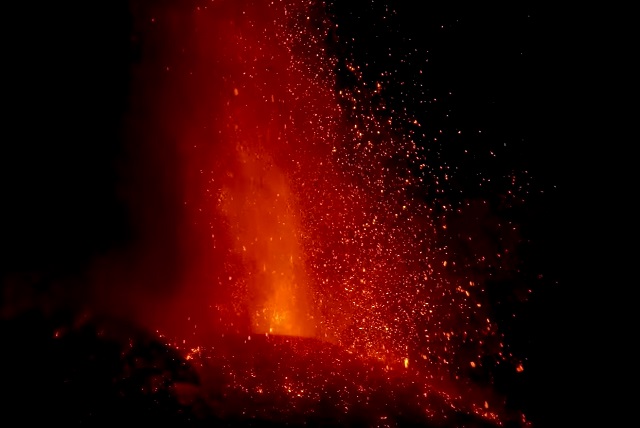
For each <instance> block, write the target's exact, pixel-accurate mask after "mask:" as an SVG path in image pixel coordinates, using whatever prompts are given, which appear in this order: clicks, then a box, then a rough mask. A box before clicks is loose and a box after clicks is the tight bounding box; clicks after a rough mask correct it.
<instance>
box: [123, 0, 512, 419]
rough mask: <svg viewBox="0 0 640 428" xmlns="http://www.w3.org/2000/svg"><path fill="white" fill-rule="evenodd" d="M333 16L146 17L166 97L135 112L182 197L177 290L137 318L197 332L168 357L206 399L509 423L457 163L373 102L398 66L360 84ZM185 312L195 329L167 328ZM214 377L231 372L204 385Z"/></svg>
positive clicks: (177, 8)
mask: <svg viewBox="0 0 640 428" xmlns="http://www.w3.org/2000/svg"><path fill="white" fill-rule="evenodd" d="M327 9H328V5H326V4H324V3H322V2H313V1H303V0H299V1H294V0H291V1H266V0H265V1H247V2H235V1H225V0H220V1H204V0H202V1H198V2H195V6H194V7H192V8H188V7H186V6H185V5H184V4H180V5H177V4H176V5H168V4H163V5H150V6H148V7H146V8H145V7H141V9H140V10H139V11H138V13H139V16H137V19H138V21H139V22H141V23H144V24H140V25H141V26H142V28H141V30H140V31H141V32H142V33H143V34H148V35H149V36H148V37H149V40H150V42H149V43H150V45H151V46H149V47H147V49H149V50H150V51H153V52H155V54H156V56H152V55H150V56H149V57H148V58H147V59H145V60H144V61H143V63H142V64H140V66H139V67H138V78H139V79H140V82H142V81H143V80H146V79H149V78H150V76H151V77H152V80H154V81H157V82H158V83H159V84H158V88H159V92H158V93H156V94H155V95H154V97H153V98H151V97H149V96H142V95H141V96H140V97H139V98H138V99H137V103H138V104H135V103H134V107H135V109H134V111H143V112H144V114H142V115H143V116H145V117H147V116H150V117H153V118H154V120H153V125H152V126H153V127H154V128H155V129H156V130H157V132H158V133H159V134H162V135H164V136H166V139H167V140H169V141H172V143H171V144H175V146H176V147H175V149H174V151H175V152H176V153H177V154H178V157H179V162H178V164H179V168H178V170H179V176H180V182H181V183H182V184H183V188H182V189H181V190H180V191H179V193H180V195H181V196H182V197H183V201H182V202H183V204H184V210H183V211H182V212H181V215H180V216H179V217H180V218H181V219H184V224H181V225H180V238H179V241H180V242H179V244H178V247H179V248H180V253H181V257H182V259H183V260H184V266H183V268H184V269H183V271H182V272H181V275H179V276H180V278H179V280H178V281H177V282H178V283H179V286H178V287H176V291H175V292H174V293H172V294H171V296H169V298H168V299H167V301H168V303H165V306H164V308H166V310H164V311H159V312H161V315H159V316H155V318H153V320H152V321H149V320H148V318H149V317H146V321H147V322H149V323H150V324H152V325H155V326H161V329H162V330H166V331H170V332H171V334H170V336H172V337H173V336H175V337H187V338H188V342H189V343H184V341H183V344H182V345H180V344H179V343H180V339H177V342H178V345H176V347H177V348H179V349H181V350H183V353H184V355H185V358H187V359H188V360H190V361H191V362H194V363H197V365H199V366H200V367H201V373H202V376H203V379H204V380H205V386H204V387H203V389H205V390H206V388H207V386H206V385H209V387H211V385H216V388H217V387H220V385H224V386H223V387H222V389H223V390H224V391H223V392H220V391H217V392H216V394H217V393H220V394H222V396H223V397H225V398H227V399H231V398H229V397H236V398H237V397H245V398H246V397H249V398H251V399H252V400H253V401H254V402H260V398H259V397H261V396H263V395H270V396H271V397H282V402H283V403H287V404H286V406H291V407H292V408H294V409H295V408H296V406H299V408H301V409H307V410H308V411H311V412H316V411H317V412H320V410H318V409H319V408H321V406H320V404H319V403H323V402H324V400H329V401H331V402H332V405H336V406H338V407H340V408H341V409H342V410H341V412H343V413H344V414H349V413H350V412H353V411H355V410H354V409H353V408H354V406H355V407H358V406H359V409H360V410H359V412H360V411H362V409H363V408H366V409H370V407H369V406H372V405H373V404H372V403H374V402H375V403H378V402H380V401H381V396H380V395H382V396H384V395H385V394H386V392H383V391H387V392H388V393H389V394H392V399H394V400H400V399H403V400H404V399H406V400H408V401H409V404H403V405H402V406H400V405H397V406H396V405H390V407H389V408H386V410H384V411H388V412H390V413H392V412H397V411H398V409H399V408H404V407H405V406H408V407H411V408H412V409H413V410H412V411H415V409H416V408H419V409H421V410H420V412H421V417H423V418H427V419H431V420H437V419H438V417H439V416H438V415H437V413H438V410H437V409H438V408H440V409H441V410H440V411H442V412H444V414H445V416H444V417H445V418H446V414H448V413H447V412H450V411H453V409H463V412H467V413H468V414H475V415H477V416H478V417H480V418H482V419H486V420H488V421H492V422H495V423H501V422H502V420H503V419H506V418H508V417H509V415H507V414H506V412H505V411H503V406H504V402H503V400H502V399H501V398H500V397H498V396H496V395H495V394H494V393H492V392H490V385H474V384H473V382H471V381H470V380H469V379H470V375H471V374H472V373H474V371H475V372H480V371H481V369H482V364H483V363H482V362H481V361H482V357H483V356H490V357H491V358H493V359H494V361H498V363H504V364H515V365H514V368H513V370H514V371H516V370H517V371H518V372H520V371H522V365H521V364H520V362H519V361H517V359H515V358H513V357H512V356H511V355H510V353H509V352H508V351H506V349H505V345H504V344H503V343H502V338H501V335H500V334H499V333H498V331H497V328H496V324H495V323H494V322H493V321H492V320H491V318H490V317H489V316H488V314H486V313H484V312H483V310H484V309H483V308H484V306H483V299H484V298H485V297H484V289H483V285H482V283H481V282H479V281H478V280H477V279H476V278H474V277H473V275H472V273H471V271H470V270H469V271H466V270H465V269H466V268H467V267H468V266H464V265H462V266H461V265H460V262H459V260H460V259H459V258H458V259H456V258H455V257H453V255H452V254H451V249H450V248H449V247H448V245H447V244H446V242H447V241H446V238H445V237H446V236H447V235H445V234H446V233H448V231H449V230H450V229H451V227H452V225H453V226H455V229H456V230H461V226H460V225H459V224H455V223H454V224H452V223H453V222H455V221H460V219H464V216H465V214H466V213H467V212H470V213H471V212H474V210H475V209H476V208H477V207H475V205H473V206H472V204H471V203H470V202H465V203H460V204H454V203H451V202H444V203H443V202H442V200H441V199H439V198H438V197H436V196H435V195H441V194H444V193H445V192H447V191H448V189H449V188H450V187H451V186H452V184H451V181H452V177H453V178H455V177H456V174H457V171H455V170H453V169H451V168H450V167H449V166H447V165H446V163H445V164H441V163H440V162H439V159H438V157H437V156H436V157H434V156H431V155H429V153H428V150H426V149H425V145H424V141H425V139H426V137H425V134H421V132H422V131H420V128H422V127H423V123H422V122H423V120H422V118H416V117H411V116H410V114H408V113H407V112H406V111H400V110H398V109H396V108H395V107H394V105H395V104H392V103H390V104H387V103H386V102H385V101H384V97H381V94H383V93H384V90H385V88H386V87H387V86H390V85H393V84H394V82H393V75H392V74H390V73H388V72H387V71H384V72H382V73H380V74H379V75H376V76H374V78H373V79H372V78H371V73H369V74H368V75H367V76H369V77H366V76H365V72H366V70H364V69H362V68H361V67H362V66H361V65H357V64H356V61H354V60H353V58H350V56H349V55H348V54H341V53H340V52H341V50H340V46H342V45H343V44H344V43H345V41H344V40H341V39H340V34H341V33H340V30H339V28H338V25H337V24H336V23H335V22H333V21H332V20H331V16H330V15H329V14H328V13H327ZM153 43H156V45H154V44H153ZM139 86H140V87H141V88H146V86H145V85H143V84H142V83H140V84H139ZM134 87H136V86H135V85H134ZM134 99H135V98H134ZM425 101H429V102H432V101H433V102H436V101H437V100H436V99H433V100H426V99H425ZM134 116H135V115H134ZM136 119H139V118H136V117H133V121H132V122H133V123H139V122H135V120H136ZM135 126H140V125H134V127H135ZM424 132H426V131H424ZM441 133H442V131H440V134H441ZM420 135H422V137H420V138H422V140H421V144H417V143H416V140H417V138H418V137H419V136H420ZM456 135H461V131H458V132H457V133H456ZM438 138H444V137H443V136H440V135H438V136H437V137H434V138H433V141H437V139H438ZM512 180H514V183H515V181H516V180H517V179H516V177H515V176H514V177H513V178H512ZM425 189H426V190H425ZM424 192H431V193H432V196H431V197H425V195H424V194H423V193H424ZM474 203H475V202H474ZM480 205H481V203H480ZM507 253H508V249H506V250H505V251H504V254H497V255H495V256H491V257H492V259H493V258H495V259H501V258H503V257H508V254H507ZM477 256H478V259H479V260H478V263H482V262H483V261H484V260H485V257H489V255H488V254H481V255H477ZM457 262H458V263H457ZM167 313H169V314H171V315H167ZM193 313H198V314H199V315H198V317H197V334H196V332H193V331H185V330H184V329H183V328H179V327H176V325H177V324H176V319H177V318H182V319H184V318H187V316H191V314H193ZM176 314H180V315H176ZM195 319H196V318H194V320H195ZM189 324H190V326H191V325H194V327H193V330H196V328H195V325H196V323H195V322H192V321H191V320H190V323H189ZM182 325H184V324H182ZM271 335H274V336H297V337H304V338H308V339H306V341H305V340H301V339H295V338H291V342H288V341H286V340H285V339H283V338H276V337H273V338H272V337H271ZM238 338H240V339H238ZM240 340H241V341H240ZM333 346H336V347H337V348H334V347H333ZM261 352H268V353H269V357H268V358H267V357H265V356H264V355H262V354H261ZM257 356H259V357H264V358H265V360H264V362H263V363H261V362H260V361H258V360H257V359H256V357H257ZM516 366H517V368H516ZM212 367H216V368H217V369H222V373H223V376H224V377H225V378H224V379H223V380H220V379H216V380H213V379H208V377H210V376H213V375H212V373H213V372H214V371H215V370H214V369H212ZM217 369H216V370H217ZM267 373H269V375H268V376H270V377H266V376H267ZM221 376H222V375H221ZM214 377H215V376H214ZM485 387H486V388H485ZM403 390H404V392H402V391H403ZM406 391H410V392H406ZM208 392H210V391H208ZM208 392H207V391H205V395H206V393H208ZM393 394H396V395H393ZM436 395H437V396H438V397H440V399H439V400H441V401H438V400H436V401H437V403H438V404H434V403H435V401H434V396H436ZM238 399H239V398H238ZM256 400H257V401H256ZM275 401H276V402H277V401H278V400H275ZM442 401H444V402H445V403H446V405H445V406H444V409H445V410H442V409H443V407H442ZM297 403H300V404H297ZM309 403H313V405H311V404H309ZM396 404H397V403H396ZM283 406H284V404H283ZM394 406H395V407H394ZM275 407H278V406H277V405H276V406H275ZM241 408H242V414H243V415H245V414H246V413H252V414H253V416H254V417H263V416H264V415H263V414H262V413H273V412H274V405H273V403H272V402H270V404H269V406H268V408H262V407H261V406H260V405H259V404H256V405H254V406H252V407H251V408H248V407H246V406H241ZM309 409H311V410H309ZM314 409H315V410H314ZM425 409H426V410H425ZM307 410H305V411H307ZM283 412H284V411H283ZM284 413H287V412H284ZM285 416H291V415H289V414H288V413H287V414H286V415H285ZM440 416H442V415H440ZM378 417H379V421H385V420H387V418H388V417H390V416H389V415H387V414H379V415H376V418H378ZM370 422H371V421H370Z"/></svg>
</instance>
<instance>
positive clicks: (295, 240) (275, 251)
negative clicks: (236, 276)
mask: <svg viewBox="0 0 640 428" xmlns="http://www.w3.org/2000/svg"><path fill="white" fill-rule="evenodd" d="M237 155H238V168H237V170H235V171H234V172H233V174H232V175H231V180H229V181H228V183H227V185H225V186H224V187H223V188H222V191H221V194H220V198H219V208H220V210H221V212H222V213H223V214H224V216H225V218H226V219H227V221H228V225H229V228H230V231H231V235H232V236H233V241H234V245H233V250H234V251H235V253H237V254H238V255H239V256H240V258H241V259H242V263H243V266H244V272H243V274H244V278H243V279H244V281H245V282H246V283H247V293H248V297H247V302H248V306H249V312H250V314H251V320H252V328H253V332H255V333H273V334H280V335H293V336H313V335H314V324H313V316H312V315H311V305H310V302H309V297H310V296H309V286H308V277H307V275H306V272H305V264H304V256H303V253H302V249H301V246H300V242H299V236H300V233H301V232H300V224H299V219H298V218H297V217H296V215H295V212H296V208H297V207H296V205H295V198H294V197H293V195H292V194H291V190H290V188H289V185H288V183H287V181H286V177H285V176H284V174H283V173H282V171H280V170H279V169H278V168H277V167H276V166H275V165H274V164H273V161H272V159H270V157H269V156H268V155H267V154H265V153H259V152H257V150H256V149H255V148H254V149H252V150H251V151H249V149H248V148H246V147H242V146H239V147H237Z"/></svg>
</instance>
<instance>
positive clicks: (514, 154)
mask: <svg viewBox="0 0 640 428" xmlns="http://www.w3.org/2000/svg"><path fill="white" fill-rule="evenodd" d="M41 3H43V4H45V5H38V6H37V7H36V6H34V5H33V4H32V3H30V2H22V3H18V2H16V3H15V4H12V5H11V6H3V8H4V10H3V21H4V22H3V26H4V29H3V32H6V34H3V38H2V49H3V56H4V58H5V59H4V60H3V64H4V65H3V73H4V75H5V77H4V78H3V83H2V85H3V97H2V99H3V104H4V109H3V110H4V112H5V113H3V119H2V121H3V128H4V133H3V143H2V147H1V149H0V150H1V157H0V163H1V165H2V190H1V192H2V199H3V200H2V207H3V209H2V211H3V216H2V217H3V220H2V222H1V226H0V234H1V237H0V242H1V244H0V245H1V246H2V254H3V256H2V267H1V273H2V276H3V284H4V279H6V278H15V277H16V276H21V275H27V276H29V275H35V276H36V277H41V276H44V277H46V278H50V279H55V278H58V277H64V276H67V275H73V274H76V273H79V272H82V271H83V269H84V268H85V267H86V266H87V264H88V263H89V262H90V261H91V260H92V259H93V258H94V257H96V256H98V255H100V254H104V253H107V252H109V251H114V250H117V249H118V248H126V246H127V244H128V243H129V242H131V239H132V237H133V236H135V233H136V231H135V230H132V223H131V222H130V212H129V211H128V210H129V208H128V207H127V205H126V203H125V202H124V200H123V199H122V197H121V195H120V194H119V190H120V186H121V185H122V180H123V175H122V172H123V171H124V170H126V171H128V172H130V171H131V169H130V168H131V167H132V165H131V164H130V159H128V158H127V153H128V151H127V150H128V147H127V146H126V144H125V142H124V141H125V140H124V138H123V135H122V127H121V120H122V119H123V118H124V117H125V116H126V112H127V102H128V98H127V97H128V91H129V88H128V85H129V75H128V73H129V67H130V66H131V65H132V64H133V62H134V61H135V59H136V55H137V52H136V49H135V46H134V44H133V43H132V42H131V33H130V31H131V26H130V25H131V22H130V20H131V16H130V15H129V13H128V2H127V1H117V0H111V1H93V2H67V3H65V4H66V6H65V5H61V4H59V3H57V2H48V3H44V2H41ZM336 3H337V4H336V5H335V6H334V9H333V11H334V12H335V14H336V19H337V21H338V22H340V23H341V31H342V32H343V33H341V37H342V38H348V37H349V36H353V37H356V38H357V42H356V43H354V44H352V45H349V46H348V47H343V49H345V50H346V51H345V52H343V53H348V54H350V55H352V57H353V59H354V61H356V62H360V63H361V64H368V70H369V71H368V72H370V73H371V74H372V75H373V74H374V73H375V72H376V71H377V70H384V69H388V68H389V67H399V70H400V71H399V72H398V74H397V75H396V76H399V77H401V76H407V81H408V82H410V83H409V85H411V84H415V83H416V82H418V83H421V84H422V85H423V87H424V88H427V89H428V91H430V92H429V93H430V94H432V95H433V96H434V97H443V98H445V100H444V101H443V103H441V104H438V105H435V106H434V105H427V106H425V105H422V104H418V103H417V101H415V99H414V101H415V102H412V101H411V100H409V101H408V104H405V106H407V105H408V108H409V109H410V111H412V112H414V113H415V115H417V116H421V117H426V118H428V119H431V118H435V119H433V122H432V124H430V125H429V126H428V127H429V129H430V130H431V131H433V130H434V129H435V128H436V127H437V128H439V127H447V128H448V129H454V128H455V129H464V130H465V131H466V130H473V129H477V128H481V129H483V132H484V134H483V136H482V137H479V136H472V137H468V138H467V139H461V140H457V141H455V142H453V143H452V146H450V147H445V148H443V149H441V150H442V151H441V152H440V153H441V156H443V157H445V158H446V160H447V161H448V162H449V163H451V164H454V165H459V166H460V167H463V168H469V170H470V171H474V172H477V171H480V170H482V171H484V173H485V174H489V175H491V174H495V176H496V177H497V176H499V175H501V174H502V173H503V172H504V171H506V170H508V169H510V168H515V169H517V170H528V171H530V176H531V177H534V178H533V179H534V180H535V185H534V187H536V188H540V189H544V191H545V194H544V195H543V196H541V195H540V194H539V193H536V194H534V195H532V196H530V197H528V205H527V209H526V210H523V211H520V212H515V213H512V214H513V216H514V218H515V219H517V220H518V221H519V222H520V223H521V225H522V228H523V233H524V234H525V237H528V238H531V242H530V243H529V244H528V245H526V246H525V248H524V249H523V250H522V251H523V253H522V254H523V257H526V261H525V262H524V266H523V275H525V276H526V277H527V278H538V276H542V277H543V279H541V280H538V279H537V280H536V281H535V282H534V283H533V285H532V286H533V287H534V288H535V289H536V293H535V294H534V297H533V298H532V301H531V302H530V304H529V305H528V306H526V307H525V306H518V307H517V308H516V310H517V311H519V315H521V319H522V321H519V322H517V323H514V324H511V325H509V326H508V327H505V331H506V332H507V333H508V334H509V335H510V336H509V337H510V338H511V339H512V341H513V343H514V345H515V347H516V348H517V349H518V350H521V351H522V352H523V353H524V354H525V355H529V356H530V359H531V365H530V367H531V373H530V374H529V375H528V377H526V381H524V382H521V383H520V384H515V385H513V388H514V389H515V390H517V392H516V393H515V396H516V397H517V399H518V400H520V401H521V403H522V407H524V408H525V409H524V410H525V413H527V411H529V413H530V414H531V415H532V417H533V418H538V420H539V421H540V422H541V423H542V424H541V425H540V426H543V424H544V425H546V423H547V422H551V416H550V414H551V412H549V409H558V408H560V404H559V401H558V400H559V399H560V397H561V395H562V394H563V392H564V391H563V387H562V385H560V384H559V383H557V377H556V375H557V374H558V373H559V372H560V371H561V370H560V368H559V367H558V365H560V366H563V367H564V366H566V365H567V364H569V363H568V362H563V361H562V357H558V355H559V353H560V352H561V350H563V349H565V348H566V344H565V343H564V341H563V336H562V333H563V331H562V329H563V327H561V326H560V318H559V310H560V309H561V306H560V305H561V304H562V302H563V296H564V295H565V292H564V291H562V290H561V289H559V288H558V284H562V281H561V279H562V274H561V271H560V269H561V267H562V265H563V263H564V262H563V259H564V254H565V252H566V242H565V239H566V238H564V220H565V214H564V211H563V207H564V204H565V200H564V198H563V197H562V195H561V191H562V183H561V182H560V176H561V175H562V171H563V170H564V169H565V167H566V156H565V155H564V154H563V153H565V152H566V144H567V137H568V135H567V132H566V131H565V130H564V129H565V127H564V126H563V124H564V118H563V115H564V114H565V111H566V109H567V106H568V104H569V102H570V100H569V95H567V94H565V92H564V91H563V90H562V89H563V88H564V84H565V81H566V80H567V77H568V76H567V74H568V73H567V71H566V68H564V65H565V64H566V63H567V61H568V59H567V57H566V55H565V54H566V51H565V48H566V44H565V43H566V41H565V39H564V38H562V37H561V34H563V33H562V31H561V29H560V25H559V24H560V17H559V16H558V15H556V14H554V13H551V12H552V11H550V10H545V9H542V8H540V7H536V6H534V5H533V4H532V5H526V4H525V5H511V6H509V7H506V8H505V7H504V6H499V5H493V4H489V5H483V4H480V3H477V2H476V3H474V4H473V5H471V6H464V7H462V6H457V5H455V4H450V3H442V4H431V3H430V2H426V3H424V4H421V7H420V10H419V11H417V10H415V9H414V7H412V6H410V2H401V1H390V2H389V4H393V5H394V7H395V8H396V10H397V14H396V15H395V16H393V19H391V21H390V23H387V22H386V21H384V22H383V20H382V19H381V17H382V15H383V6H382V5H383V2H381V1H380V2H371V1H362V0H358V1H352V0H350V1H349V2H346V1H342V2H339V1H338V2H336ZM347 3H348V6H347V5H346V4H347ZM4 24H8V25H6V26H5V25H4ZM387 48H392V51H393V52H394V56H392V57H391V58H390V57H389V56H388V55H386V52H387V50H386V49H387ZM414 48H415V49H419V50H421V52H423V53H420V54H419V55H418V58H417V59H416V62H420V65H421V67H422V68H423V69H424V71H425V73H424V74H423V75H419V76H418V75H417V74H416V69H415V67H414V66H413V63H408V64H397V63H394V61H397V59H396V58H397V57H398V56H400V57H402V56H403V54H404V53H406V52H410V51H411V50H412V49H414ZM427 51H428V53H424V52H427ZM396 53H398V54H397V55H396ZM425 58H428V59H429V62H428V63H427V65H426V66H424V62H423V60H424V59H425ZM418 60H419V61H418ZM423 66H424V67H423ZM416 76H418V78H419V79H421V80H419V81H416V80H415V77H416ZM366 78H367V75H366V74H365V79H366ZM412 78H414V79H413V80H412ZM397 89H398V90H400V88H397ZM402 90H403V91H405V92H406V88H403V89H402ZM448 92H452V93H453V96H450V97H447V96H446V94H447V93H448ZM386 96H387V97H389V98H388V99H387V101H388V102H389V104H390V105H393V103H394V102H396V101H394V99H395V98H394V94H393V86H392V87H391V88H390V89H389V91H388V92H387V94H386ZM446 113H450V117H449V118H448V119H446V120H445V119H443V115H444V114H446ZM430 127H433V128H430ZM504 144H506V146H505V145H504ZM466 147H471V148H473V150H477V151H478V153H480V152H481V151H482V150H481V149H480V148H482V149H485V148H486V149H487V150H495V151H497V152H498V153H499V155H500V156H499V159H498V160H497V161H493V162H494V163H493V164H492V168H495V169H492V170H487V167H486V164H484V163H483V162H484V161H485V160H484V158H481V157H479V158H478V159H477V160H475V161H472V162H469V161H466V160H464V159H462V157H460V155H459V154H458V153H459V152H460V150H459V149H462V148H466ZM127 168H129V169H127ZM474 180H475V178H473V176H472V175H471V174H470V175H469V176H468V181H465V179H461V181H460V183H459V184H458V185H459V186H460V188H462V189H463V190H468V191H469V192H477V189H476V188H475V187H474V186H473V181H474ZM554 186H557V188H554ZM487 192H490V189H489V190H488V191H487ZM476 196H478V197H488V196H490V195H488V194H483V193H478V194H477V195H476ZM46 281H47V280H43V282H45V283H46ZM43 287H46V285H44V286H43ZM508 295H509V293H505V294H500V293H497V294H496V296H495V297H496V299H497V300H500V299H503V300H504V299H505V298H506V297H508ZM507 305H508V303H507ZM497 307H499V305H497ZM511 309H513V308H512V307H507V308H504V309H502V310H503V313H501V312H498V315H504V317H505V318H506V317H507V315H508V314H510V313H511ZM558 360H560V361H558ZM539 391H543V392H539ZM549 425H551V423H549Z"/></svg>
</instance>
